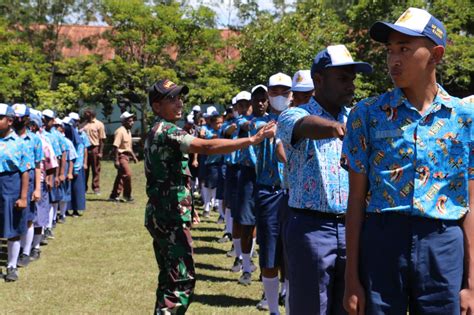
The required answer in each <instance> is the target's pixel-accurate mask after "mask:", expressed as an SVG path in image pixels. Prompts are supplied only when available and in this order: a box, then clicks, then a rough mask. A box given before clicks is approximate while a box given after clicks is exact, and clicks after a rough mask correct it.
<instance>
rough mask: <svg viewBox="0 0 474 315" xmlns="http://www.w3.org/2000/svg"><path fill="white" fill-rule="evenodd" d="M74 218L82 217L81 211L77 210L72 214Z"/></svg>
mask: <svg viewBox="0 0 474 315" xmlns="http://www.w3.org/2000/svg"><path fill="white" fill-rule="evenodd" d="M72 216H73V217H75V218H77V217H82V213H80V212H79V211H77V210H76V211H74V212H73V213H72Z"/></svg>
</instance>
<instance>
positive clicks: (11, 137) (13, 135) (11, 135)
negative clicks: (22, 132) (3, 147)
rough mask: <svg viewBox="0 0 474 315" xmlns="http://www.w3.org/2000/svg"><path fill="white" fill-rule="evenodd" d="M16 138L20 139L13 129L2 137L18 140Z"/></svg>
mask: <svg viewBox="0 0 474 315" xmlns="http://www.w3.org/2000/svg"><path fill="white" fill-rule="evenodd" d="M16 139H18V135H17V134H16V132H15V131H13V130H11V131H10V133H9V134H8V135H6V136H5V137H4V138H1V139H0V140H2V141H9V140H16Z"/></svg>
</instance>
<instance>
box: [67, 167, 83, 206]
mask: <svg viewBox="0 0 474 315" xmlns="http://www.w3.org/2000/svg"><path fill="white" fill-rule="evenodd" d="M69 209H70V210H74V211H78V210H86V181H85V177H84V169H83V168H81V170H80V171H79V173H78V174H77V176H76V177H74V179H73V180H72V185H71V205H70V207H69Z"/></svg>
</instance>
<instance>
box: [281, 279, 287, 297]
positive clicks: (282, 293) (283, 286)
mask: <svg viewBox="0 0 474 315" xmlns="http://www.w3.org/2000/svg"><path fill="white" fill-rule="evenodd" d="M285 294H286V282H285V281H282V282H280V295H285Z"/></svg>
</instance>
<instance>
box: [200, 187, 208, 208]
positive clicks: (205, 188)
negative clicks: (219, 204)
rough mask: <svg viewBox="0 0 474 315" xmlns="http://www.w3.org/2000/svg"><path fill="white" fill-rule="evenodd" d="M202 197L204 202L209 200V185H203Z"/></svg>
mask: <svg viewBox="0 0 474 315" xmlns="http://www.w3.org/2000/svg"><path fill="white" fill-rule="evenodd" d="M201 199H202V203H204V204H206V202H207V187H206V186H204V185H201Z"/></svg>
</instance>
